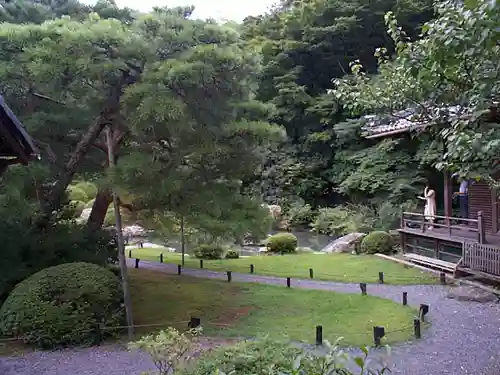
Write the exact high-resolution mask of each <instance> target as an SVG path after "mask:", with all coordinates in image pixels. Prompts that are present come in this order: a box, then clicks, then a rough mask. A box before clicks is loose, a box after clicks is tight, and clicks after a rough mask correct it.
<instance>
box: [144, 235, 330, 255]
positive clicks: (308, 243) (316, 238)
mask: <svg viewBox="0 0 500 375" xmlns="http://www.w3.org/2000/svg"><path fill="white" fill-rule="evenodd" d="M277 233H292V234H294V235H295V236H296V237H297V240H298V243H299V247H308V248H311V249H313V250H316V251H320V250H322V249H323V248H324V247H325V246H326V245H328V244H329V243H330V242H332V241H333V240H335V237H331V236H327V235H324V234H316V233H313V232H310V231H308V230H292V231H291V232H286V231H271V232H270V233H269V234H271V235H273V234H277ZM149 241H151V242H153V243H155V244H159V245H160V244H161V245H164V246H168V247H171V248H174V249H175V252H178V253H180V252H181V243H180V241H179V240H178V239H171V240H168V241H165V239H164V238H161V237H158V236H155V235H154V234H151V235H150V236H149ZM193 248H194V246H193V245H190V244H186V253H189V252H190V251H191V250H192V249H193ZM259 248H260V246H243V248H242V250H241V255H255V254H256V253H257V252H258V251H259Z"/></svg>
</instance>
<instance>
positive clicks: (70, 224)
mask: <svg viewBox="0 0 500 375" xmlns="http://www.w3.org/2000/svg"><path fill="white" fill-rule="evenodd" d="M192 12H193V9H192V8H189V7H187V8H172V9H170V8H155V9H154V10H153V11H152V12H149V13H146V14H143V13H140V12H136V11H133V10H131V9H127V8H119V7H118V6H117V5H116V4H115V3H114V2H113V1H112V0H101V1H98V2H97V4H95V5H93V6H90V5H86V4H83V3H80V2H79V1H78V0H61V1H57V2H48V1H32V0H16V1H3V0H0V21H1V24H0V46H1V48H0V82H1V83H0V91H1V94H2V95H3V96H4V97H5V99H6V100H7V102H8V103H9V105H10V106H11V107H12V109H13V111H14V112H15V113H16V114H17V115H18V117H19V118H20V119H21V120H22V122H23V123H24V125H25V126H26V128H27V130H28V131H29V133H30V134H31V135H32V136H33V138H34V140H35V143H36V144H37V146H38V147H39V148H40V150H41V154H42V155H41V161H39V162H36V163H32V165H31V166H29V167H26V168H25V167H11V168H10V170H9V172H8V173H6V174H4V175H3V176H2V180H1V181H0V218H1V219H0V221H1V223H0V224H1V225H0V227H1V228H2V233H1V234H0V237H1V238H0V239H1V240H2V243H3V246H4V251H3V254H4V258H5V260H4V261H2V265H1V266H0V300H2V299H3V298H5V296H6V295H7V294H8V293H9V291H10V290H11V289H12V287H13V286H14V285H15V284H16V283H17V282H19V281H21V280H22V279H24V278H25V277H28V276H29V275H31V274H33V273H35V272H37V271H39V270H41V269H43V268H45V267H49V266H54V265H57V264H60V263H65V262H74V261H85V262H91V263H96V264H102V265H104V264H106V263H109V262H113V261H114V260H115V258H116V255H115V254H114V252H115V247H114V242H113V239H112V237H111V235H110V233H108V232H105V231H102V227H103V226H109V225H113V224H114V222H115V215H114V213H115V212H114V211H113V210H112V209H110V204H111V202H112V194H111V187H112V186H113V187H114V189H115V191H117V192H118V205H119V206H120V208H119V210H120V213H121V214H122V216H123V218H124V222H125V223H126V224H129V223H139V224H142V225H143V226H145V227H147V228H148V229H155V230H156V231H157V233H160V234H161V235H164V236H165V237H171V236H172V235H175V236H181V237H182V239H183V240H187V241H189V242H191V243H193V244H196V245H198V244H200V243H201V244H207V243H217V244H219V243H227V242H235V243H238V244H241V243H243V242H244V239H245V238H249V237H252V238H255V239H256V241H255V242H256V243H260V241H259V240H260V239H263V238H266V235H267V233H268V232H269V230H270V228H271V225H272V224H273V218H272V217H271V215H270V212H269V209H268V207H266V206H265V205H264V204H263V203H264V202H266V203H272V204H279V205H280V206H281V207H282V208H283V210H282V212H281V214H280V215H278V216H279V218H277V219H276V220H275V222H274V224H275V225H276V226H280V227H281V228H287V229H288V228H289V227H290V226H292V227H293V226H300V227H310V228H311V229H312V230H313V231H315V232H317V233H324V234H328V235H333V236H340V235H343V234H347V233H349V232H373V231H389V230H390V229H393V228H394V227H395V226H397V225H398V215H399V213H400V211H401V209H403V208H404V209H411V208H414V207H413V206H414V204H415V201H416V199H415V196H416V195H417V194H419V193H420V191H421V189H422V188H423V186H424V184H425V183H426V182H431V184H433V185H435V190H436V191H437V192H439V190H440V189H442V187H441V186H440V184H442V181H443V178H442V174H441V173H440V172H439V170H449V171H453V172H458V173H459V174H460V175H462V176H467V177H476V176H481V177H483V178H488V179H491V178H492V177H493V179H497V177H498V174H497V173H496V172H497V169H498V166H497V161H496V160H497V159H496V150H497V148H498V145H499V139H500V133H499V129H500V127H499V126H498V124H499V123H500V118H499V115H498V103H499V102H500V90H499V89H500V86H499V82H500V80H499V78H500V77H499V74H500V65H499V64H500V60H499V59H498V56H499V55H500V46H499V44H498V40H499V38H500V31H499V30H500V6H499V5H498V2H497V1H489V0H468V1H465V2H464V3H461V2H455V1H448V0H445V1H440V2H438V3H436V4H432V2H431V1H430V0H418V1H408V0H402V1H396V0H382V1H378V2H363V1H359V0H348V1H339V0H300V1H299V0H297V1H295V0H282V1H279V2H278V3H277V4H276V6H275V7H274V8H273V9H272V10H271V11H270V12H269V13H267V14H264V15H261V16H259V17H249V18H247V19H246V20H245V21H244V22H243V23H242V24H241V25H234V24H221V23H217V22H215V21H213V20H194V19H192V18H191V15H192ZM401 111H403V112H404V113H405V115H404V116H405V119H406V120H407V121H409V122H411V123H413V125H415V126H412V127H411V129H410V130H416V129H418V130H420V131H418V132H415V131H410V132H408V133H402V134H398V135H393V136H390V137H386V138H383V139H379V140H371V139H366V137H364V135H365V134H364V132H365V130H366V125H368V121H367V117H364V116H365V115H375V117H373V116H371V117H369V118H370V119H373V118H376V119H377V121H379V122H382V123H384V122H385V123H390V122H393V121H395V120H397V119H400V118H399V117H400V116H401ZM408 113H409V115H408ZM398 116H399V117H398ZM110 148H111V149H112V150H110ZM109 151H112V154H113V159H112V161H113V164H115V165H116V168H109V167H110V160H109V155H108V154H109ZM441 203H442V202H440V200H438V209H439V205H440V204H441ZM87 217H88V219H87ZM373 237H376V240H374V243H375V244H374V245H370V246H368V245H366V244H367V243H368V239H370V238H373ZM386 238H387V237H386V236H382V235H378V237H377V236H374V233H372V234H371V235H369V236H368V237H366V238H365V242H366V243H365V251H366V252H373V251H375V250H374V249H376V251H380V249H381V248H383V249H384V251H386V250H387V251H390V250H389V247H388V246H386V241H385V239H386ZM387 243H388V242H387ZM296 247H297V239H296V238H293V237H292V235H288V234H284V235H278V236H277V237H272V238H271V239H270V241H269V244H268V248H269V249H270V251H272V252H277V253H282V252H295V251H296ZM368 247H369V249H368ZM214 249H215V247H213V248H210V249H208V248H206V250H203V252H204V254H202V252H201V250H200V256H201V257H204V258H206V257H207V256H208V257H212V258H213V257H216V258H220V257H222V256H223V255H224V254H223V251H222V248H220V249H219V248H217V250H214ZM219 250H220V251H219ZM207 254H208V255H207Z"/></svg>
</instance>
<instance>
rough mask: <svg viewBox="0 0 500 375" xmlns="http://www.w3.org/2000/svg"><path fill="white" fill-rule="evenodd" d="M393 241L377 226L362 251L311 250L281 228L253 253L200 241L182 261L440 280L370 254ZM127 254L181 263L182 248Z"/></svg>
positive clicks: (402, 280)
mask: <svg viewBox="0 0 500 375" xmlns="http://www.w3.org/2000/svg"><path fill="white" fill-rule="evenodd" d="M392 241H393V240H392V238H391V237H390V236H389V235H388V234H386V233H385V232H373V233H372V234H370V235H369V236H367V237H365V239H364V240H363V242H360V244H359V246H358V247H359V249H360V251H362V252H361V253H360V254H359V255H353V254H350V253H349V254H345V253H333V254H326V253H319V252H313V251H308V252H305V253H304V252H301V251H300V249H298V248H297V241H296V238H294V236H293V235H292V234H278V235H274V236H271V237H270V238H269V241H268V245H267V249H268V251H266V252H265V253H261V254H260V255H254V256H240V255H239V252H238V250H237V248H234V247H233V248H232V249H231V248H230V249H229V250H228V249H224V247H223V246H217V245H202V246H199V247H197V248H195V250H194V252H193V254H187V256H185V257H184V266H183V267H185V268H203V269H207V270H214V271H223V272H225V271H232V272H239V273H255V274H257V275H268V276H279V277H292V278H299V279H308V278H314V279H318V280H327V281H339V282H346V283H351V282H354V283H356V282H357V283H360V282H364V283H378V282H380V273H381V272H382V273H383V278H384V280H383V282H385V283H388V284H401V285H404V284H434V283H436V282H437V281H438V280H437V278H436V277H435V275H434V274H432V273H429V272H426V271H422V270H419V269H416V268H413V267H408V266H404V265H402V264H400V263H396V262H393V261H389V260H386V259H382V258H380V257H377V256H376V255H374V254H372V253H378V252H379V251H380V252H381V253H389V254H392V253H394V249H393V248H394V244H393V243H392ZM363 243H364V244H365V245H364V246H363ZM372 243H373V244H372ZM367 244H368V245H367ZM372 248H373V250H372ZM273 249H274V251H273ZM127 255H128V256H129V257H130V256H131V257H132V258H134V259H140V260H141V261H142V260H145V261H153V262H163V263H166V264H169V263H170V264H176V265H182V255H181V254H179V253H176V252H171V251H169V250H168V249H166V248H161V247H154V248H147V247H146V248H144V247H143V248H133V247H131V248H129V249H128V250H127Z"/></svg>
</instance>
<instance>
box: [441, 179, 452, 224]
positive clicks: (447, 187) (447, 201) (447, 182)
mask: <svg viewBox="0 0 500 375" xmlns="http://www.w3.org/2000/svg"><path fill="white" fill-rule="evenodd" d="M443 174H444V194H443V195H444V216H445V217H446V218H445V224H446V225H449V224H450V219H449V218H450V217H451V216H452V196H453V191H452V185H451V178H450V172H448V171H444V173H443Z"/></svg>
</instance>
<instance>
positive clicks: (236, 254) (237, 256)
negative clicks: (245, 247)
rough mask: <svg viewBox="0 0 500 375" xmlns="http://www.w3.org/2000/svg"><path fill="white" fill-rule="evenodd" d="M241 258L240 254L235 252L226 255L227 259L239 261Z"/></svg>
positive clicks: (229, 251)
mask: <svg viewBox="0 0 500 375" xmlns="http://www.w3.org/2000/svg"><path fill="white" fill-rule="evenodd" d="M239 257H240V253H238V252H237V251H235V250H228V252H227V253H226V259H238V258H239Z"/></svg>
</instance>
